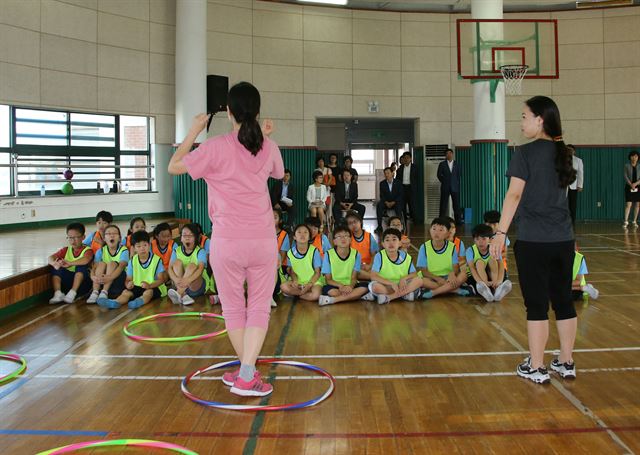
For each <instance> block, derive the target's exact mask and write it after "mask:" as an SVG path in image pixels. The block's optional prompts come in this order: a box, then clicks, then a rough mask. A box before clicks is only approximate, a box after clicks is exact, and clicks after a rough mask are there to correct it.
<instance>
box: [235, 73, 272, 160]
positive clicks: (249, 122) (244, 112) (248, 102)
mask: <svg viewBox="0 0 640 455" xmlns="http://www.w3.org/2000/svg"><path fill="white" fill-rule="evenodd" d="M227 105H228V106H229V111H230V112H231V114H232V115H233V117H234V118H235V119H236V122H238V123H240V131H238V140H239V141H240V143H241V144H242V145H244V147H245V148H246V149H247V150H249V151H250V152H251V154H252V155H253V156H256V155H257V154H258V152H259V151H260V149H261V148H262V143H263V142H264V136H263V135H262V129H261V128H260V124H259V123H258V118H257V117H258V114H259V113H260V92H258V89H257V88H255V87H254V86H253V85H251V84H250V83H248V82H239V83H237V84H236V85H234V86H233V87H231V90H229V95H228V98H227Z"/></svg>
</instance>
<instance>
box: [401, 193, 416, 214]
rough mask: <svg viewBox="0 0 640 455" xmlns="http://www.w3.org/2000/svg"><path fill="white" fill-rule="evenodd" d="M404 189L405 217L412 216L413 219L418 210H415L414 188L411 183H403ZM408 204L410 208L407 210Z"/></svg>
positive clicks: (403, 208)
mask: <svg viewBox="0 0 640 455" xmlns="http://www.w3.org/2000/svg"><path fill="white" fill-rule="evenodd" d="M402 191H403V196H404V200H403V202H402V210H403V212H404V215H405V216H404V218H405V219H406V218H407V217H409V216H410V217H411V218H412V219H413V218H415V217H416V212H415V210H414V207H415V205H414V201H413V200H414V197H413V188H412V187H411V185H402ZM407 205H408V206H409V210H407Z"/></svg>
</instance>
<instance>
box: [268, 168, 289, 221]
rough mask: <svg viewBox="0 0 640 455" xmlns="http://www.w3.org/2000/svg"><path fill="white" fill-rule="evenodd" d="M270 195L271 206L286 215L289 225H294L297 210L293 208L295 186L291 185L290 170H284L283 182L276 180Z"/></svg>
mask: <svg viewBox="0 0 640 455" xmlns="http://www.w3.org/2000/svg"><path fill="white" fill-rule="evenodd" d="M270 195H271V206H272V207H273V208H274V209H280V210H282V213H286V214H287V224H289V225H294V224H295V222H294V221H295V220H294V218H295V209H294V207H293V185H292V184H291V171H290V170H289V169H285V170H284V177H283V178H282V180H276V183H275V185H273V187H272V188H271V192H270ZM283 199H284V200H283ZM289 199H290V201H289Z"/></svg>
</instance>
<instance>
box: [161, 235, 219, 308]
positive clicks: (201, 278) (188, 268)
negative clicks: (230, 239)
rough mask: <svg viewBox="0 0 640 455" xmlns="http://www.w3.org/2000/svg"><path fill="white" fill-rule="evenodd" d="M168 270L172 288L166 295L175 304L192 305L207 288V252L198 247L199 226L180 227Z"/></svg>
mask: <svg viewBox="0 0 640 455" xmlns="http://www.w3.org/2000/svg"><path fill="white" fill-rule="evenodd" d="M168 272H169V277H170V278H171V281H172V282H173V288H172V289H169V291H168V292H167V295H168V296H169V299H171V301H172V302H173V303H175V304H178V303H182V304H183V305H193V303H194V300H193V299H194V298H195V297H199V296H201V295H204V293H205V291H206V290H207V283H208V282H209V274H208V273H207V252H206V250H205V249H204V248H200V228H198V226H196V225H195V224H185V225H184V226H183V227H182V231H181V232H180V245H175V246H174V248H173V253H171V259H170V261H169V270H168Z"/></svg>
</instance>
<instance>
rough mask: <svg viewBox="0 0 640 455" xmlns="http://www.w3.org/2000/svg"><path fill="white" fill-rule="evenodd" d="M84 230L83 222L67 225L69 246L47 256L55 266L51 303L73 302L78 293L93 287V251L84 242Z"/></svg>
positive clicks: (51, 264)
mask: <svg viewBox="0 0 640 455" xmlns="http://www.w3.org/2000/svg"><path fill="white" fill-rule="evenodd" d="M84 232H85V230H84V224H82V223H70V224H69V225H67V241H68V242H69V246H67V247H64V248H60V249H59V250H58V251H56V252H55V253H53V254H52V255H51V256H49V257H48V258H47V263H48V264H49V265H50V266H51V267H53V270H52V271H51V286H52V287H53V297H52V298H51V299H49V303H52V304H53V303H61V302H64V303H72V302H73V301H74V300H75V299H76V296H77V295H78V294H80V295H83V294H86V293H87V292H89V289H91V280H90V279H89V264H90V263H91V261H92V260H93V251H91V248H89V247H88V246H87V245H84V244H83V243H82V241H83V240H84ZM65 292H66V294H65Z"/></svg>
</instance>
